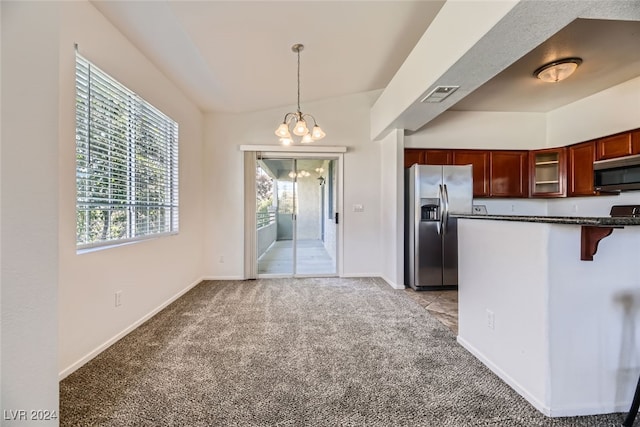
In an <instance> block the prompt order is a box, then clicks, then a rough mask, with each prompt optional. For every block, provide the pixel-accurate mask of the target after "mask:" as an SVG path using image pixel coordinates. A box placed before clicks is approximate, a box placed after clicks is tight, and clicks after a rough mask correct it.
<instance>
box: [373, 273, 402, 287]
mask: <svg viewBox="0 0 640 427" xmlns="http://www.w3.org/2000/svg"><path fill="white" fill-rule="evenodd" d="M379 277H380V278H381V279H382V280H384V281H385V282H387V284H388V285H389V286H391V287H392V288H393V289H405V286H404V285H398V284H397V283H396V282H394V281H393V280H391V279H389V278H388V277H387V276H384V275H382V276H379Z"/></svg>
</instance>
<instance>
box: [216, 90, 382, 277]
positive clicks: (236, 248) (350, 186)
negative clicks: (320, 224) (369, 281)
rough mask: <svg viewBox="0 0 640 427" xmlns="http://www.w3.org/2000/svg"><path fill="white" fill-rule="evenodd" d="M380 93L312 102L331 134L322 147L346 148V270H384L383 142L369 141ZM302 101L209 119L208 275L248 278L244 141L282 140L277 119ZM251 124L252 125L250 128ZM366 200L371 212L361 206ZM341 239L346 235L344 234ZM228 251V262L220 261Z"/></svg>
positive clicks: (348, 273) (350, 273)
mask: <svg viewBox="0 0 640 427" xmlns="http://www.w3.org/2000/svg"><path fill="white" fill-rule="evenodd" d="M378 94H379V91H375V92H368V93H362V94H356V95H350V96H345V97H341V98H335V99H330V100H325V101H318V102H313V103H306V104H304V105H303V110H304V111H305V112H309V113H311V114H313V115H314V116H315V117H316V119H317V120H318V122H319V123H320V124H321V125H322V128H323V129H324V130H325V131H326V133H327V137H326V138H325V139H323V140H322V141H321V142H318V145H322V146H346V147H347V153H345V155H344V175H343V176H342V177H341V179H342V180H343V190H344V191H343V193H341V194H339V198H340V201H341V206H342V210H341V211H340V214H341V215H340V217H341V218H342V223H343V230H344V236H342V240H341V241H342V242H343V246H342V247H340V248H339V251H340V253H341V254H342V260H343V270H342V274H343V275H345V276H361V275H362V276H364V275H366V276H372V275H373V276H375V275H380V233H379V229H380V203H381V193H380V174H379V169H378V168H379V165H380V148H379V146H378V145H377V144H375V143H373V142H371V140H370V139H369V111H370V108H371V105H372V104H373V102H374V100H375V99H376V97H377V96H378ZM294 109H295V106H290V107H283V108H278V109H272V110H267V111H259V112H255V113H248V114H209V115H207V116H206V119H205V144H206V148H205V150H206V151H205V158H206V159H207V163H208V166H207V168H206V175H205V190H204V200H205V211H206V212H207V213H206V216H205V223H206V226H205V227H206V228H205V240H206V242H205V275H206V277H212V278H243V271H244V270H243V262H244V252H243V244H244V243H243V242H244V229H243V212H244V202H243V191H244V190H243V172H242V171H243V169H242V168H243V163H242V153H241V152H240V150H239V146H240V145H244V144H249V145H250V144H254V145H264V144H267V145H276V146H277V145H278V141H277V138H276V136H275V135H274V134H273V132H274V129H275V127H277V124H278V120H279V119H278V118H279V117H282V116H283V115H284V113H286V112H287V111H292V110H294ZM247 123H249V124H250V126H247ZM354 204H361V205H363V207H364V212H354V211H353V205H354ZM339 240H340V239H339ZM220 257H223V259H224V262H222V263H221V262H219V260H220V259H221V258H220Z"/></svg>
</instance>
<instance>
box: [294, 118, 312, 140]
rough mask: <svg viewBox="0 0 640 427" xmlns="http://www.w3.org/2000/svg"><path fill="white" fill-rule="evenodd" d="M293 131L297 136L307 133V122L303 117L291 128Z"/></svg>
mask: <svg viewBox="0 0 640 427" xmlns="http://www.w3.org/2000/svg"><path fill="white" fill-rule="evenodd" d="M293 133H294V134H296V135H298V136H304V135H306V134H308V133H309V129H308V128H307V122H305V121H304V119H300V120H298V123H296V126H295V127H294V128H293Z"/></svg>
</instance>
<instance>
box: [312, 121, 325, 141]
mask: <svg viewBox="0 0 640 427" xmlns="http://www.w3.org/2000/svg"><path fill="white" fill-rule="evenodd" d="M311 136H312V137H313V139H314V141H317V140H319V139H322V138H324V137H325V136H327V134H326V133H324V131H323V130H322V129H320V126H318V125H315V126H314V127H313V130H312V131H311Z"/></svg>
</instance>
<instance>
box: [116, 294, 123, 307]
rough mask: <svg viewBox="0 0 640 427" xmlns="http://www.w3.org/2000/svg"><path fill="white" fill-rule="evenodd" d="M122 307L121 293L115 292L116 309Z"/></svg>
mask: <svg viewBox="0 0 640 427" xmlns="http://www.w3.org/2000/svg"><path fill="white" fill-rule="evenodd" d="M121 305H122V291H118V292H116V307H120V306H121Z"/></svg>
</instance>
